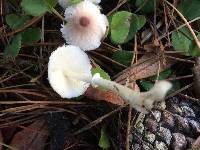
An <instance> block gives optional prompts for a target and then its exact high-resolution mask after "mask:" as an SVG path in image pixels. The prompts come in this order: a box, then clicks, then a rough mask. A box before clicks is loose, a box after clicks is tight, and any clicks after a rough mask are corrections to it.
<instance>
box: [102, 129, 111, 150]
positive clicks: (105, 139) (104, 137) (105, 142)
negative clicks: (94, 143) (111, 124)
mask: <svg viewBox="0 0 200 150" xmlns="http://www.w3.org/2000/svg"><path fill="white" fill-rule="evenodd" d="M99 147H101V148H102V149H108V148H110V141H109V137H108V134H107V132H106V127H105V126H103V127H102V128H101V137H100V139H99Z"/></svg>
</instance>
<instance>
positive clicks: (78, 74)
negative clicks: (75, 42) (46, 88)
mask: <svg viewBox="0 0 200 150" xmlns="http://www.w3.org/2000/svg"><path fill="white" fill-rule="evenodd" d="M91 68H92V66H91V64H90V60H89V58H88V56H87V55H86V53H84V52H83V51H82V50H81V49H80V48H79V47H76V46H72V45H68V46H65V45H64V46H62V47H58V48H57V49H56V50H55V51H54V52H52V54H51V56H50V58H49V63H48V80H49V83H50V85H51V86H52V88H53V89H54V90H55V91H56V92H57V93H58V94H59V95H60V96H61V97H62V98H72V97H77V96H80V95H82V94H83V93H84V92H85V91H86V90H87V88H88V87H89V85H90V83H88V82H90V79H91V78H92V75H91V71H90V70H91ZM85 81H86V82H85Z"/></svg>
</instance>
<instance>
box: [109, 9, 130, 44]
mask: <svg viewBox="0 0 200 150" xmlns="http://www.w3.org/2000/svg"><path fill="white" fill-rule="evenodd" d="M131 20H132V13H130V12H127V11H120V12H117V13H115V14H114V15H113V16H112V21H111V40H112V41H113V42H114V43H115V44H122V43H124V41H125V40H126V38H127V36H128V34H129V29H130V25H131Z"/></svg>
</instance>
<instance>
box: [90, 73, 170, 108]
mask: <svg viewBox="0 0 200 150" xmlns="http://www.w3.org/2000/svg"><path fill="white" fill-rule="evenodd" d="M92 83H93V84H94V85H98V86H102V87H104V88H107V89H110V90H112V91H113V92H115V93H117V94H119V95H120V96H121V97H122V98H123V99H124V100H125V101H127V102H128V103H129V104H131V105H132V107H134V108H137V107H138V108H142V107H143V106H144V107H146V108H148V109H151V108H152V107H153V103H154V102H155V101H161V100H163V98H164V97H165V95H166V94H167V92H168V91H169V89H170V88H171V87H172V85H171V83H169V82H168V81H159V82H157V83H156V84H155V85H154V87H153V88H152V89H151V90H150V91H148V92H136V91H133V90H132V89H130V88H128V87H126V86H123V85H120V84H118V83H116V82H113V81H109V80H105V79H102V78H101V77H100V76H99V75H98V74H95V75H94V77H93V79H92Z"/></svg>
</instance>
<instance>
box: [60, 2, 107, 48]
mask: <svg viewBox="0 0 200 150" xmlns="http://www.w3.org/2000/svg"><path fill="white" fill-rule="evenodd" d="M65 20H66V22H67V23H66V24H63V25H62V28H61V32H62V35H63V38H64V39H65V41H66V43H67V44H71V45H75V46H78V47H80V48H81V49H82V50H85V51H86V50H94V49H96V48H98V47H99V46H100V44H101V40H102V38H103V37H104V36H105V34H106V31H107V27H108V20H107V17H106V16H105V15H104V14H101V12H100V7H99V6H97V5H95V4H93V3H92V2H91V1H88V0H84V1H82V2H80V3H78V4H77V5H73V6H70V7H67V8H66V10H65Z"/></svg>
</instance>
